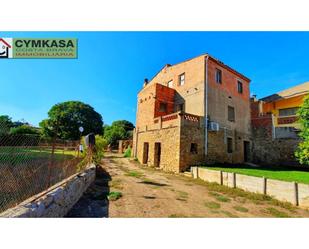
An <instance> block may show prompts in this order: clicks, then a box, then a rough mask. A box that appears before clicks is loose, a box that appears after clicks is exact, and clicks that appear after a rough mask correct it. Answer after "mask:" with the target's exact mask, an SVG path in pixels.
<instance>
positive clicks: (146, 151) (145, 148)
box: [143, 143, 149, 164]
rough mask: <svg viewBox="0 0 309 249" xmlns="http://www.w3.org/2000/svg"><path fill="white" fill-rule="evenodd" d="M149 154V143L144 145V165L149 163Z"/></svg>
mask: <svg viewBox="0 0 309 249" xmlns="http://www.w3.org/2000/svg"><path fill="white" fill-rule="evenodd" d="M148 152H149V143H144V148H143V164H147V162H148Z"/></svg>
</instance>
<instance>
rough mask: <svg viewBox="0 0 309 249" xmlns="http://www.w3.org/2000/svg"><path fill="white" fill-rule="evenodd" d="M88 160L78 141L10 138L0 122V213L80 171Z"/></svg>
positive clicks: (22, 136)
mask: <svg viewBox="0 0 309 249" xmlns="http://www.w3.org/2000/svg"><path fill="white" fill-rule="evenodd" d="M88 154H89V153H88ZM90 157H91V155H85V153H83V154H81V153H80V152H79V141H64V140H59V139H51V140H45V139H42V138H40V136H38V135H19V134H18V135H13V134H9V132H8V129H7V127H5V125H4V124H1V123H0V213H1V212H3V211H4V210H6V209H8V208H11V207H13V206H15V205H17V204H19V203H20V202H22V201H24V200H26V199H27V198H29V197H31V196H33V195H36V194H38V193H40V192H42V191H44V190H46V189H48V188H49V187H51V186H52V185H54V184H56V183H58V182H60V181H62V180H64V179H66V178H67V177H69V176H71V175H73V174H75V173H78V172H79V171H81V170H83V169H84V168H85V167H86V166H87V165H88V163H89V162H90V160H91V158H90Z"/></svg>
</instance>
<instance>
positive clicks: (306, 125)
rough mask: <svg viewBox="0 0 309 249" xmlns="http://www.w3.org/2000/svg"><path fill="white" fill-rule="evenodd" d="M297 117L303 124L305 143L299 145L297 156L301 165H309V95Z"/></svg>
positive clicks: (301, 133) (302, 134)
mask: <svg viewBox="0 0 309 249" xmlns="http://www.w3.org/2000/svg"><path fill="white" fill-rule="evenodd" d="M297 115H298V119H299V122H300V124H301V132H300V136H301V138H302V139H303V141H302V142H301V143H300V144H299V145H298V148H297V150H296V152H295V156H296V158H297V159H298V161H299V162H300V163H301V164H304V165H309V95H307V97H306V98H305V99H304V103H303V105H302V106H301V107H300V108H299V110H298V112H297Z"/></svg>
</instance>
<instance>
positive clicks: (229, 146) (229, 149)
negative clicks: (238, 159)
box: [227, 137, 233, 153]
mask: <svg viewBox="0 0 309 249" xmlns="http://www.w3.org/2000/svg"><path fill="white" fill-rule="evenodd" d="M232 152H233V139H232V138H230V137H228V138H227V153H232Z"/></svg>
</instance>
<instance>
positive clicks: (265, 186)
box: [263, 177, 267, 195]
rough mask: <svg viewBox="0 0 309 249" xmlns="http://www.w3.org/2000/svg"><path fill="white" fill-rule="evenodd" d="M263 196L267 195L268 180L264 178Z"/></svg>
mask: <svg viewBox="0 0 309 249" xmlns="http://www.w3.org/2000/svg"><path fill="white" fill-rule="evenodd" d="M263 194H264V195H266V194H267V178H266V177H263Z"/></svg>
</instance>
